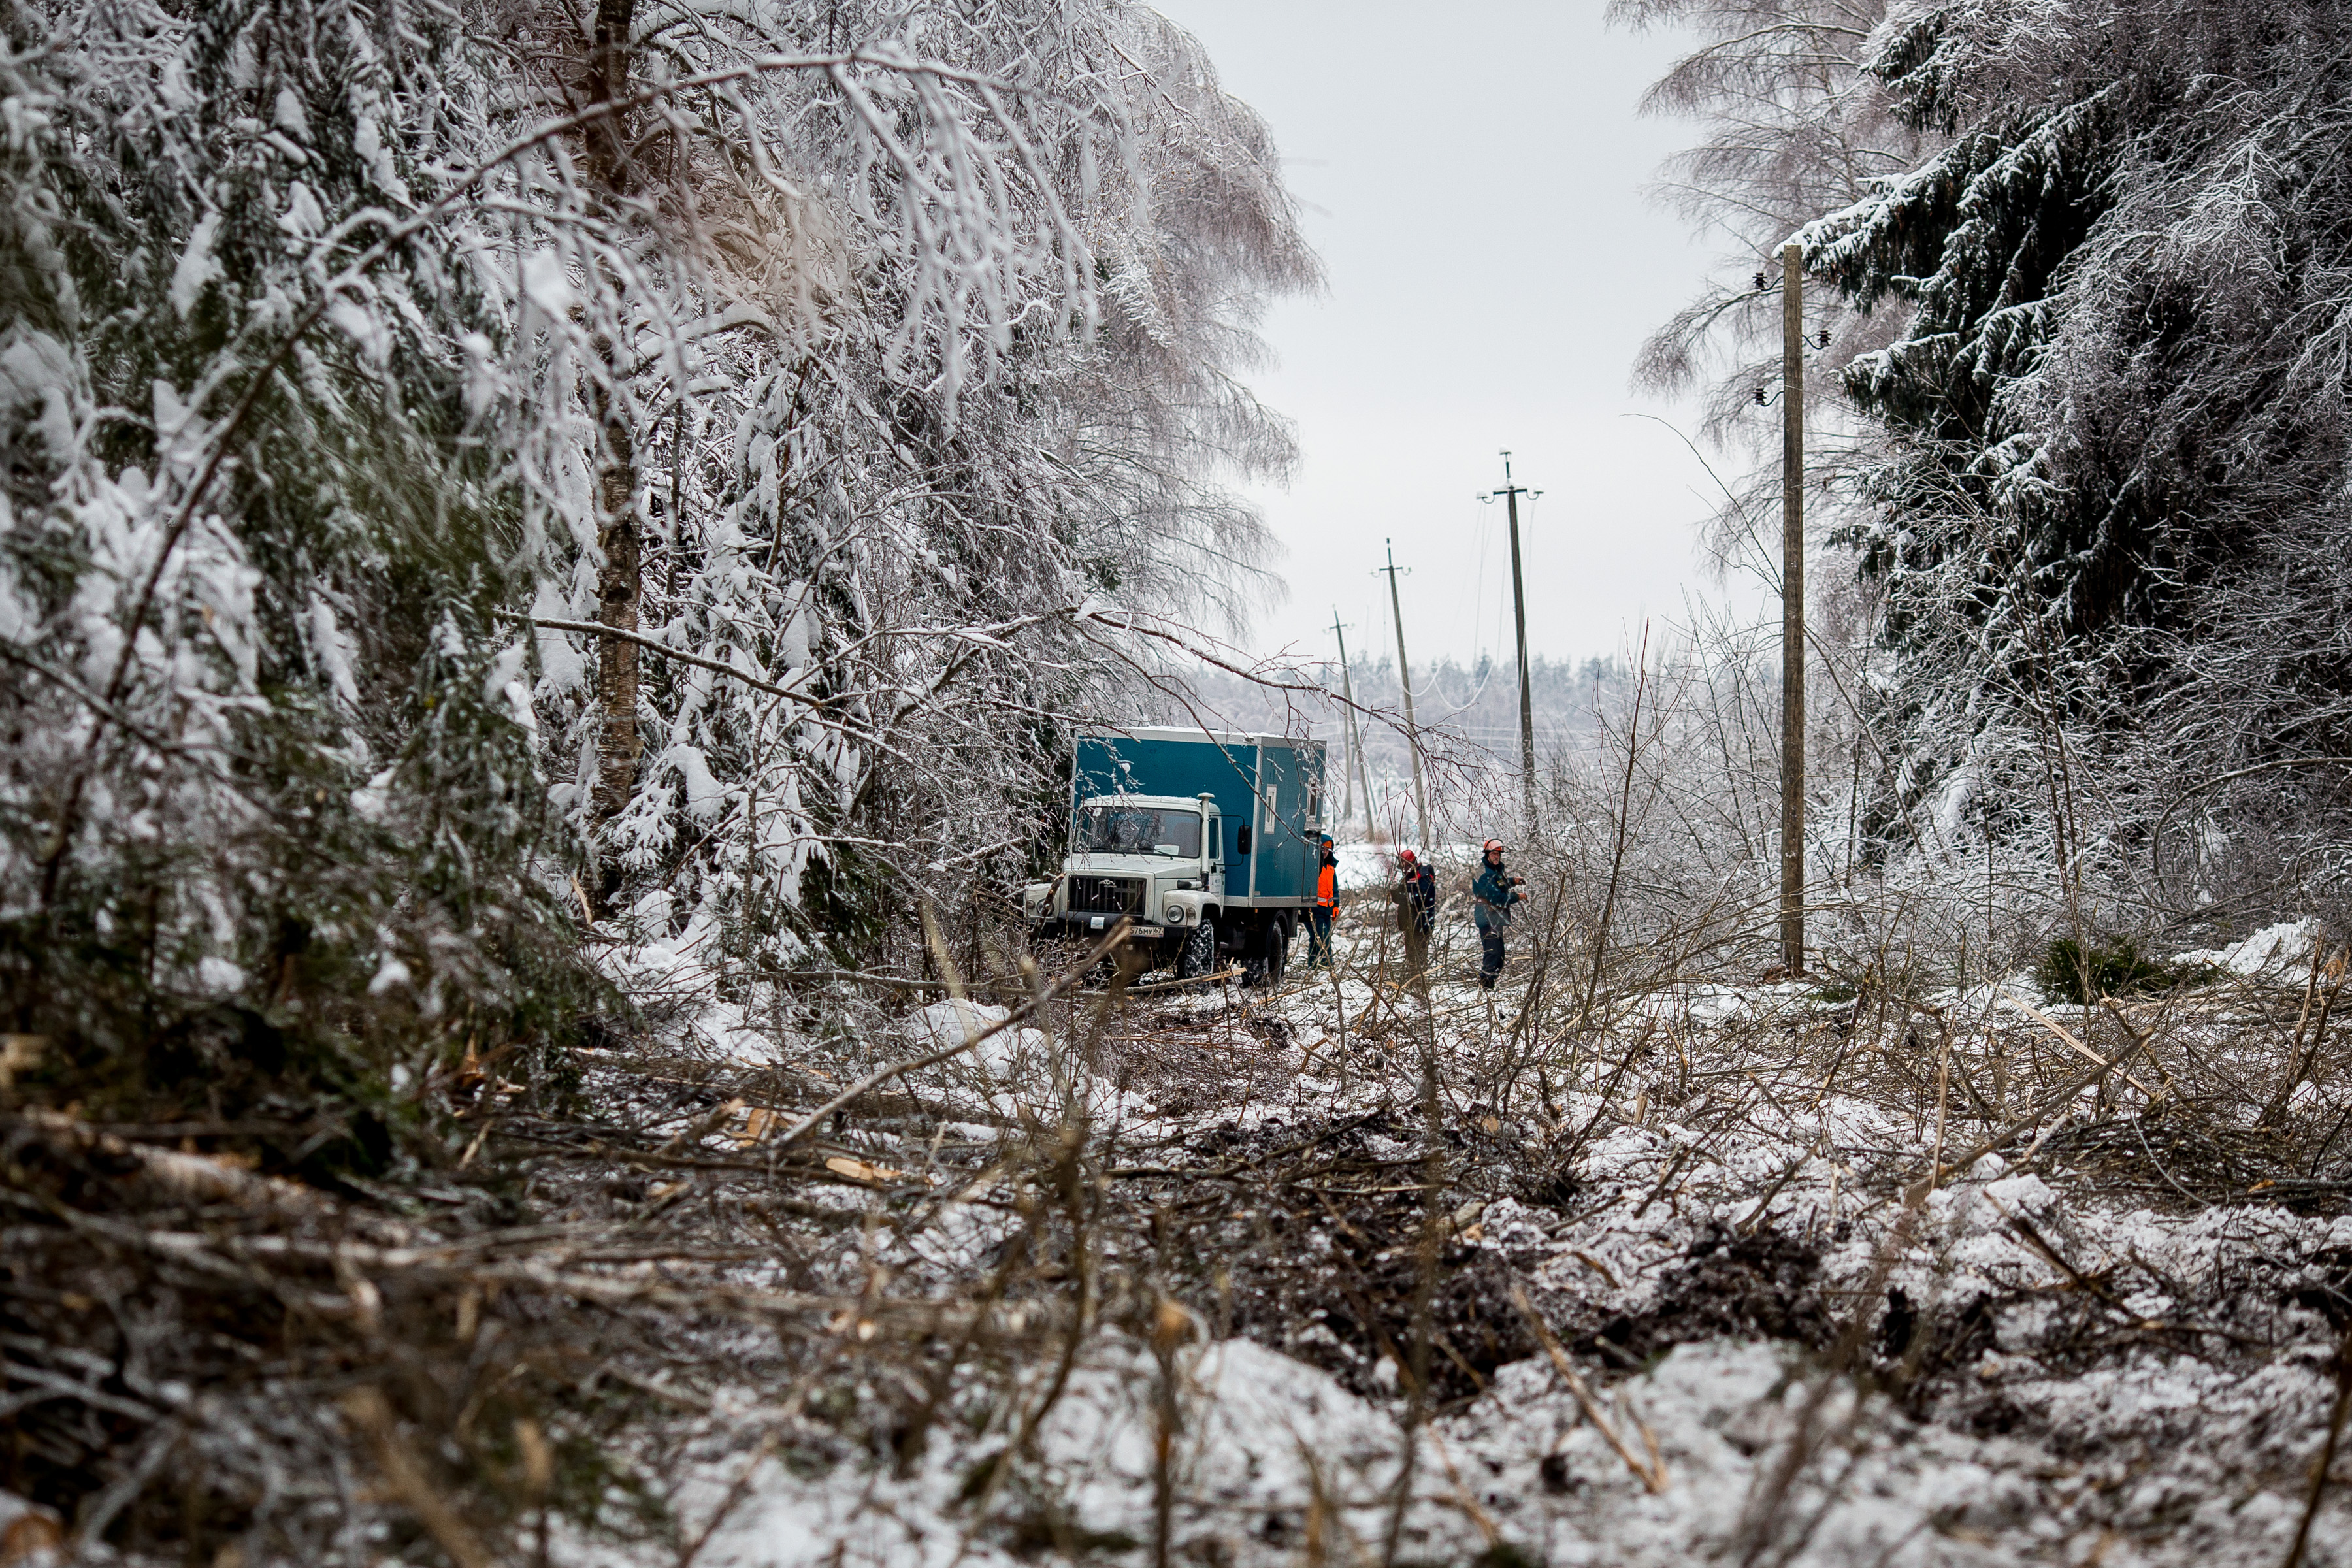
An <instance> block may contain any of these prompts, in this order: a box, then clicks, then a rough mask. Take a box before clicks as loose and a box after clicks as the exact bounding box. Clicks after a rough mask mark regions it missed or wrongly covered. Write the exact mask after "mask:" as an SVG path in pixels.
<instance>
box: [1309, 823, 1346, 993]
mask: <svg viewBox="0 0 2352 1568" xmlns="http://www.w3.org/2000/svg"><path fill="white" fill-rule="evenodd" d="M1318 861H1319V864H1318V866H1317V868H1316V871H1315V910H1314V921H1315V925H1314V928H1313V929H1314V936H1313V939H1312V940H1311V941H1310V942H1309V943H1308V945H1307V968H1309V969H1312V968H1314V967H1315V966H1316V965H1317V964H1318V963H1319V964H1321V965H1322V966H1323V967H1324V968H1326V969H1328V968H1330V967H1331V911H1332V910H1334V909H1337V908H1338V907H1339V856H1338V855H1336V854H1334V853H1333V852H1332V848H1331V836H1330V835H1329V834H1328V833H1327V834H1325V835H1324V836H1323V842H1322V846H1321V849H1320V853H1319V854H1318Z"/></svg>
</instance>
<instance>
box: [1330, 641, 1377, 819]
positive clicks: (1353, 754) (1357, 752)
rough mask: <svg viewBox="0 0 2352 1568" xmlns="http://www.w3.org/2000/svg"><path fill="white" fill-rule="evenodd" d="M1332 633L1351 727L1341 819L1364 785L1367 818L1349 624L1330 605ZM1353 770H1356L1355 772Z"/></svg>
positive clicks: (1367, 814) (1367, 811)
mask: <svg viewBox="0 0 2352 1568" xmlns="http://www.w3.org/2000/svg"><path fill="white" fill-rule="evenodd" d="M1331 635H1332V636H1333V637H1338V638H1339V695H1340V696H1341V697H1342V698H1344V699H1346V700H1347V709H1346V710H1345V711H1344V712H1343V713H1342V714H1341V715H1340V716H1341V718H1343V719H1344V720H1345V721H1347V727H1348V766H1347V767H1344V768H1341V769H1340V770H1339V790H1340V802H1339V820H1340V821H1342V822H1345V821H1347V820H1348V817H1349V814H1350V811H1351V810H1352V808H1353V805H1354V802H1355V798H1356V795H1355V789H1354V786H1355V785H1356V784H1357V783H1358V782H1361V783H1362V784H1363V786H1364V819H1365V820H1366V821H1367V822H1369V821H1370V820H1371V816H1372V783H1371V780H1370V779H1368V778H1365V777H1364V736H1363V731H1360V730H1359V729H1358V728H1357V727H1356V683H1355V681H1354V679H1352V678H1351V677H1350V676H1349V674H1348V628H1347V627H1346V626H1342V625H1340V624H1339V605H1332V606H1331ZM1350 770H1353V771H1352V772H1351V771H1350Z"/></svg>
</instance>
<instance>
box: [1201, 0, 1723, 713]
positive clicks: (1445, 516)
mask: <svg viewBox="0 0 2352 1568" xmlns="http://www.w3.org/2000/svg"><path fill="white" fill-rule="evenodd" d="M1601 9H1602V6H1601V0H1567V3H1565V4H1549V5H1547V4H1534V3H1525V0H1467V3H1463V0H1457V3H1456V4H1454V5H1448V6H1444V7H1439V8H1435V9H1433V8H1432V7H1431V6H1430V5H1427V4H1426V3H1425V0H1422V3H1416V4H1412V5H1405V4H1401V3H1395V0H1345V3H1341V0H1160V11H1161V12H1162V13H1163V14H1164V15H1166V16H1169V17H1171V19H1173V20H1174V21H1176V22H1177V23H1178V24H1180V25H1181V26H1184V27H1185V28H1187V29H1188V30H1190V31H1191V32H1192V34H1193V35H1194V36H1195V37H1198V38H1200V39H1201V41H1202V43H1203V44H1204V45H1205V46H1206V47H1207V49H1208V52H1209V57H1210V58H1211V59H1212V60H1213V61H1214V62H1215V64H1216V68H1217V70H1218V72H1219V75H1220V77H1221V79H1223V84H1224V87H1225V89H1226V90H1228V91H1230V92H1232V93H1234V94H1235V95H1236V96H1238V97H1239V98H1241V99H1242V100H1244V101H1245V102H1247V103H1249V104H1250V105H1251V106H1252V107H1254V108H1255V109H1256V110H1257V111H1258V112H1259V113H1260V114H1262V115H1263V116H1265V120H1266V121H1267V123H1268V124H1269V125H1271V126H1272V128H1273V131H1274V134H1275V138H1276V145H1277V146H1278V147H1279V148H1280V149H1281V151H1282V153H1283V156H1284V159H1285V162H1286V168H1287V172H1288V174H1289V176H1290V184H1291V188H1292V189H1293V190H1294V191H1295V192H1296V193H1297V195H1298V196H1299V198H1300V200H1301V201H1302V203H1303V204H1305V206H1306V209H1307V210H1306V215H1305V223H1306V229H1307V236H1308V237H1309V239H1310V240H1311V241H1312V242H1313V243H1314V245H1315V247H1316V248H1317V249H1318V251H1319V252H1320V253H1321V255H1322V257H1323V260H1324V264H1325V266H1326V267H1327V268H1328V270H1329V274H1330V289H1329V291H1328V294H1327V295H1326V296H1325V297H1323V298H1321V299H1317V300H1286V301H1284V302H1282V303H1280V304H1277V305H1276V307H1275V308H1274V309H1273V310H1272V311H1271V312H1270V313H1269V315H1268V317H1267V319H1266V322H1265V334H1266V337H1267V339H1268V341H1269V342H1270V343H1271V344H1272V346H1273V348H1274V351H1275V353H1276V355H1277V356H1278V360H1279V363H1278V364H1277V365H1276V367H1275V368H1273V369H1272V370H1270V371H1267V372H1265V373H1263V374H1258V375H1256V376H1255V377H1253V378H1252V381H1253V384H1254V385H1255V388H1256V390H1257V392H1258V393H1259V395H1260V396H1262V397H1263V398H1264V399H1265V401H1266V402H1268V403H1270V404H1271V405H1274V406H1275V407H1276V408H1277V409H1279V410H1281V411H1282V412H1283V413H1285V414H1286V415H1288V416H1291V417H1292V418H1293V419H1295V420H1297V424H1298V429H1299V436H1300V437H1301V441H1302V444H1303V446H1304V448H1305V453H1306V461H1305V464H1304V466H1303V468H1301V470H1300V472H1299V475H1298V477H1297V480H1296V481H1295V482H1294V483H1293V484H1292V485H1291V487H1290V488H1289V489H1287V490H1282V489H1265V490H1261V491H1257V492H1254V493H1255V495H1256V498H1257V499H1258V500H1259V501H1260V502H1261V504H1262V505H1263V506H1264V507H1265V512H1266V516H1267V519H1268V521H1270V522H1271V523H1272V525H1273V528H1274V531H1275V532H1276V536H1277V537H1278V538H1279V539H1280V540H1281V541H1282V542H1283V544H1284V545H1285V546H1286V550H1287V556H1286V559H1285V561H1284V562H1283V563H1282V566H1281V570H1282V573H1283V574H1284V575H1285V576H1286V578H1287V579H1288V581H1289V584H1290V594H1289V595H1288V598H1287V600H1286V602H1285V603H1283V604H1281V605H1277V606H1276V607H1275V608H1274V609H1272V610H1270V611H1269V612H1267V613H1266V614H1265V615H1264V616H1261V617H1260V620H1259V623H1258V626H1257V628H1256V631H1255V637H1254V638H1253V641H1254V642H1255V646H1256V647H1259V648H1260V649H1262V650H1264V651H1266V652H1274V651H1276V650H1280V649H1283V648H1285V647H1288V648H1289V649H1290V650H1291V651H1292V652H1294V653H1295V654H1297V655H1299V656H1302V657H1307V658H1325V657H1328V656H1329V654H1330V652H1331V634H1330V631H1329V626H1330V622H1331V618H1332V605H1334V604H1335V603H1336V604H1337V605H1339V613H1340V616H1341V617H1342V618H1343V619H1344V620H1346V621H1348V622H1349V623H1351V626H1352V629H1351V630H1350V631H1349V634H1348V642H1349V655H1350V657H1351V658H1352V657H1358V656H1359V654H1361V656H1363V657H1377V655H1378V652H1379V651H1380V650H1381V649H1383V648H1386V649H1389V650H1391V651H1393V649H1394V647H1395V642H1394V633H1393V631H1392V630H1391V622H1390V618H1389V613H1388V603H1387V590H1386V587H1385V584H1384V583H1383V582H1382V580H1381V579H1379V578H1376V577H1374V576H1373V575H1372V573H1373V572H1374V570H1375V569H1376V568H1377V567H1378V566H1379V565H1380V564H1381V550H1382V541H1383V540H1384V539H1388V538H1393V539H1394V540H1395V542H1396V559H1397V563H1398V564H1399V565H1400V566H1410V567H1412V576H1410V577H1408V578H1405V579H1403V581H1402V588H1403V593H1404V604H1405V630H1406V634H1407V637H1408V639H1409V641H1410V644H1411V651H1412V658H1413V662H1414V664H1415V665H1419V664H1421V663H1423V661H1424V659H1431V658H1436V657H1438V656H1440V655H1443V654H1447V653H1450V654H1452V655H1454V657H1455V658H1460V659H1462V660H1463V661H1464V662H1465V663H1467V662H1472V661H1474V660H1475V657H1476V655H1477V653H1478V652H1479V651H1480V650H1482V649H1483V650H1485V651H1487V652H1490V653H1493V654H1495V655H1496V658H1497V659H1498V660H1500V661H1502V662H1504V663H1505V664H1506V666H1507V663H1508V661H1509V658H1510V651H1509V650H1510V553H1509V544H1508V540H1507V534H1506V531H1505V522H1504V518H1503V509H1502V507H1501V505H1500V504H1499V503H1497V504H1495V505H1490V506H1482V505H1481V504H1479V502H1478V501H1477V500H1475V499H1474V498H1475V496H1477V495H1478V493H1479V492H1481V491H1483V490H1487V489H1491V488H1493V487H1494V486H1495V485H1496V484H1498V483H1499V482H1500V481H1501V479H1502V460H1501V458H1498V457H1497V456H1496V451H1497V450H1498V449H1499V448H1503V447H1508V448H1510V449H1511V451H1512V453H1513V458H1512V463H1513V468H1514V469H1515V471H1516V472H1517V476H1518V479H1519V482H1520V483H1522V484H1525V485H1528V486H1530V487H1533V488H1535V489H1541V490H1542V491H1543V492H1544V494H1543V496H1542V498H1541V499H1540V500H1537V501H1535V502H1534V503H1533V506H1532V510H1528V503H1527V502H1525V501H1522V503H1521V504H1522V509H1523V510H1522V511H1521V514H1520V521H1521V528H1522V532H1523V535H1524V542H1525V548H1526V552H1527V556H1528V561H1527V571H1528V641H1529V644H1530V646H1531V647H1532V648H1533V649H1534V651H1535V652H1537V653H1538V654H1544V655H1549V656H1552V657H1555V658H1559V657H1567V658H1585V657H1587V656H1589V655H1592V654H1600V653H1608V652H1612V651H1616V650H1619V649H1620V648H1622V647H1623V645H1624V642H1625V639H1626V637H1628V635H1629V634H1628V628H1629V627H1630V628H1633V632H1632V635H1633V636H1636V637H1638V635H1639V633H1638V628H1639V626H1640V622H1641V617H1642V616H1643V615H1644V614H1645V613H1647V614H1649V615H1652V616H1660V617H1672V618H1679V617H1680V616H1681V614H1682V610H1683V602H1684V595H1685V591H1686V590H1687V591H1691V592H1706V593H1710V594H1712V593H1713V589H1712V586H1711V584H1710V583H1709V582H1708V580H1707V579H1706V575H1705V574H1704V573H1703V571H1702V569H1701V567H1700V564H1699V562H1698V559H1697V556H1696V548H1695V547H1696V522H1697V521H1698V520H1699V519H1700V518H1701V517H1702V516H1703V515H1704V514H1705V512H1706V501H1705V500H1704V498H1703V496H1702V495H1701V494H1700V493H1699V491H1700V490H1701V489H1702V488H1704V487H1706V485H1707V480H1706V475H1705V472H1704V471H1703V470H1702V469H1701V468H1700V467H1699V465H1698V463H1697V462H1696V460H1695V459H1694V458H1692V456H1691V454H1690V453H1689V451H1688V450H1687V449H1686V448H1685V447H1684V446H1683V444H1682V442H1681V441H1680V440H1679V439H1678V438H1677V437H1675V435H1674V434H1673V433H1671V432H1670V431H1668V430H1666V429H1664V428H1663V427H1661V426H1658V425H1656V424H1654V423H1651V422H1649V421H1647V420H1644V419H1640V418H1634V417H1629V416H1633V415H1640V414H1649V415H1655V416H1663V417H1665V418H1668V419H1671V420H1673V421H1675V423H1676V424H1678V425H1680V426H1684V427H1685V428H1689V427H1690V426H1691V425H1692V423H1693V422H1692V420H1691V419H1690V418H1689V416H1688V411H1687V410H1685V409H1680V408H1675V407H1672V406H1668V405H1662V404H1660V403H1658V402H1657V401H1655V400H1654V399H1651V398H1648V397H1645V396H1641V395H1636V394H1634V393H1633V391H1632V390H1631V389H1630V386H1629V376H1630V372H1631V368H1632V364H1633V354H1634V352H1635V350H1636V348H1637V347H1638V346H1639V345H1640V343H1641V342H1642V340H1643V338H1644V337H1645V336H1647V335H1648V334H1649V332H1650V331H1652V329H1654V327H1655V326H1656V325H1657V324H1658V323H1659V322H1661V321H1664V320H1665V319H1666V318H1667V317H1668V316H1669V315H1671V314H1672V313H1673V312H1674V310H1675V309H1676V308H1678V307H1679V306H1680V305H1681V304H1682V303H1683V301H1684V300H1686V299H1687V298H1688V297H1689V296H1690V295H1691V294H1693V293H1694V292H1696V288H1697V285H1698V282H1699V278H1700V274H1701V269H1702V268H1703V266H1704V264H1705V262H1706V259H1707V256H1708V251H1707V249H1706V247H1704V246H1702V245H1700V244H1697V243H1695V242H1694V241H1693V239H1692V238H1691V237H1690V236H1689V234H1688V233H1687V231H1686V229H1685V225H1684V223H1683V220H1681V219H1680V218H1678V217H1676V216H1673V215H1671V214H1669V213H1667V212H1665V211H1664V210H1662V209H1661V208H1660V207H1658V206H1657V205H1655V204H1654V202H1653V201H1652V200H1651V198H1650V196H1649V195H1648V194H1647V187H1648V186H1649V185H1650V184H1651V182H1652V181H1653V180H1654V179H1655V178H1656V177H1657V174H1658V171H1659V165H1660V163H1662V162H1663V161H1664V158H1665V157H1666V156H1667V154H1669V153H1672V152H1673V151H1675V148H1676V147H1678V146H1680V145H1681V144H1683V142H1685V141H1686V140H1687V139H1688V138H1689V136H1690V133H1691V127H1689V126H1688V125H1686V124H1682V123H1678V122H1676V121H1664V120H1656V119H1643V118H1640V117H1638V116H1637V115H1636V114H1635V112H1634V109H1635V104H1636V103H1637V101H1638V100H1639V99H1640V96H1641V93H1642V90H1643V88H1644V87H1646V86H1647V85H1648V84H1649V83H1650V82H1651V81H1652V80H1654V79H1655V78H1656V77H1657V76H1658V75H1659V73H1660V71H1661V70H1662V69H1663V68H1664V66H1665V65H1666V64H1667V63H1668V61H1669V60H1670V59H1671V58H1673V56H1674V54H1675V44H1676V40H1675V38H1673V37H1657V36H1653V37H1637V36H1634V35H1631V34H1627V33H1623V32H1617V31H1612V30H1610V29H1608V28H1605V27H1603V26H1601Z"/></svg>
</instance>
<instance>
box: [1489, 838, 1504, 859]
mask: <svg viewBox="0 0 2352 1568" xmlns="http://www.w3.org/2000/svg"><path fill="white" fill-rule="evenodd" d="M1501 847H1503V841H1502V840H1501V839H1499V838H1489V839H1488V840H1486V853H1487V854H1489V855H1491V854H1493V853H1494V852H1495V851H1496V850H1497V849H1500V848H1501Z"/></svg>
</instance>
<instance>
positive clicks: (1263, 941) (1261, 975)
mask: <svg viewBox="0 0 2352 1568" xmlns="http://www.w3.org/2000/svg"><path fill="white" fill-rule="evenodd" d="M1289 956H1290V937H1289V933H1288V932H1286V931H1284V930H1283V928H1282V922H1281V921H1267V922H1266V927H1265V931H1262V932H1260V933H1259V935H1258V939H1257V951H1256V952H1254V953H1252V954H1251V955H1250V957H1249V959H1248V961H1247V962H1246V963H1244V964H1243V966H1242V984H1244V985H1263V986H1265V987H1267V988H1268V989H1272V988H1273V987H1275V986H1276V985H1279V984H1282V972H1283V970H1284V969H1285V968H1286V960H1287V959H1288V958H1289Z"/></svg>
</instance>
